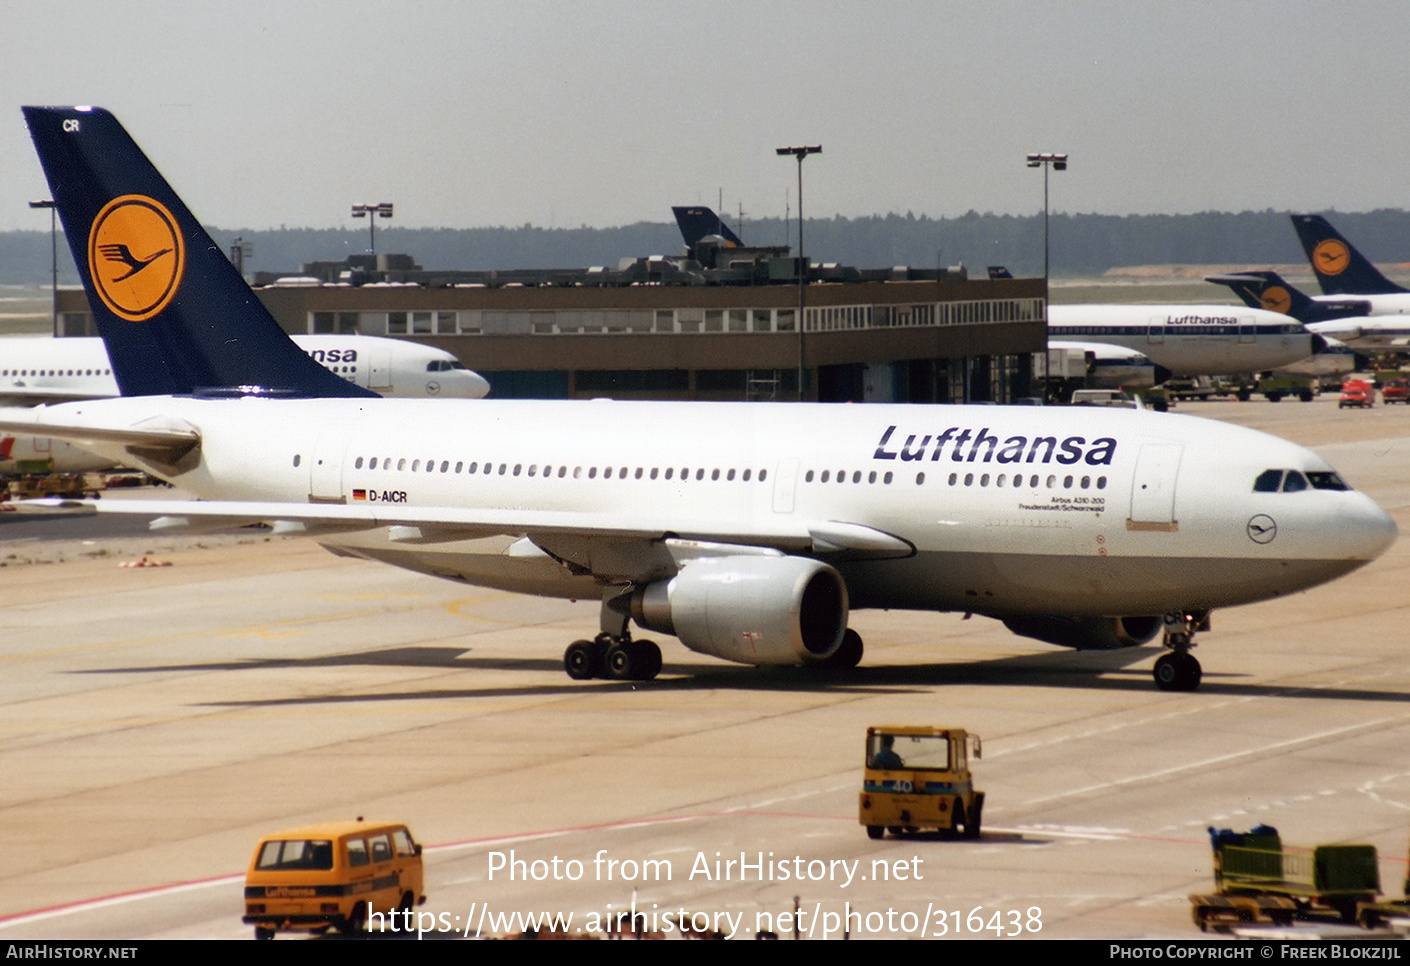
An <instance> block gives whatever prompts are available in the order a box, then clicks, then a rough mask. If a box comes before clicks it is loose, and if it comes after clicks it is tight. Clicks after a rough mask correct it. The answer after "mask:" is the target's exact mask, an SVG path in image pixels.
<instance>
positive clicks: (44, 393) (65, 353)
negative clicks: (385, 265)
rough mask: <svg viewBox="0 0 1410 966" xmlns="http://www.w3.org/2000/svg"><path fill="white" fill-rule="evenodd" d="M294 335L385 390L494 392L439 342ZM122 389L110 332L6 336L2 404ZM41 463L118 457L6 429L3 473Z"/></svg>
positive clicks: (337, 367)
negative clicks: (107, 344)
mask: <svg viewBox="0 0 1410 966" xmlns="http://www.w3.org/2000/svg"><path fill="white" fill-rule="evenodd" d="M293 339H294V343H295V344H296V345H298V346H299V348H301V349H303V350H304V351H305V352H307V353H308V354H309V357H310V358H312V359H314V360H315V361H317V362H320V363H322V364H323V366H324V367H325V368H327V369H328V370H329V371H330V372H335V373H337V374H338V375H340V376H342V377H343V378H344V379H346V380H348V381H349V382H353V383H356V384H357V385H360V386H368V387H370V388H372V389H373V390H375V391H376V392H377V393H378V394H379V395H384V396H424V397H439V398H445V399H478V398H480V397H482V396H484V395H485V394H486V393H488V392H489V388H490V384H489V383H488V382H486V381H485V379H484V377H483V376H481V375H480V374H479V373H476V372H472V371H470V370H469V369H467V368H465V366H464V365H463V364H462V363H461V362H460V360H458V359H456V358H455V356H453V355H451V354H450V353H449V352H445V351H444V350H441V349H436V348H434V347H432V346H427V345H421V344H420V343H417V342H406V341H403V340H401V339H383V338H378V337H376V336H362V335H296V336H294V337H293ZM192 388H194V387H192ZM117 394H118V384H117V380H116V379H115V378H114V377H113V370H112V365H111V364H110V363H109V361H108V353H107V350H105V349H104V348H103V340H102V339H96V338H66V339H54V338H50V337H48V336H45V337H42V338H34V337H17V338H11V339H0V405H21V406H32V405H38V404H41V403H51V402H67V401H73V400H80V399H102V398H106V397H109V396H116V395H117ZM36 463H42V464H43V465H44V466H45V467H46V468H47V469H48V470H49V471H53V472H59V473H85V472H89V471H93V470H106V469H112V468H113V466H114V465H115V464H114V463H113V461H112V460H111V459H108V458H105V457H100V456H97V455H95V454H93V453H90V452H88V451H86V450H84V449H82V448H80V447H77V446H73V445H71V444H69V443H65V442H63V441H61V440H51V439H42V438H36V437H31V436H4V437H0V473H17V472H21V471H23V470H24V468H25V466H26V465H33V464H36Z"/></svg>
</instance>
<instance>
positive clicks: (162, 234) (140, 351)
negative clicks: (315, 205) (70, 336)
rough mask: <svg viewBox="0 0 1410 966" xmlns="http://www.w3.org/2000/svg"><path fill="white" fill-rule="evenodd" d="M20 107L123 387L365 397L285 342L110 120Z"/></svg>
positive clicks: (141, 392) (132, 392)
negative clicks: (22, 109)
mask: <svg viewBox="0 0 1410 966" xmlns="http://www.w3.org/2000/svg"><path fill="white" fill-rule="evenodd" d="M24 115H25V122H26V123H27V124H28V125H29V131H30V136H31V137H32V138H33V139H34V146H35V148H36V150H37V151H38V152H39V160H40V163H41V164H42V165H43V166H44V174H45V176H46V177H47V178H48V179H49V188H50V190H51V191H52V192H53V193H54V201H55V202H56V204H57V206H58V211H59V217H60V218H61V219H62V220H63V223H64V234H65V235H67V236H68V239H69V245H70V247H71V248H72V249H73V259H74V262H75V263H77V265H78V271H79V275H80V276H81V277H82V278H83V287H84V290H85V291H86V292H87V293H88V301H89V304H90V305H91V306H92V309H93V317H94V319H95V321H96V322H97V324H98V332H99V334H101V335H102V336H103V341H104V343H105V344H106V345H107V348H108V356H109V358H110V359H111V360H112V364H113V373H114V374H115V375H116V377H117V382H118V388H119V389H120V390H121V391H122V394H123V395H125V396H151V395H178V394H188V393H193V392H199V391H202V390H236V391H240V392H268V393H272V394H277V395H290V396H372V395H373V393H371V392H369V391H368V390H365V389H360V388H358V387H357V386H355V385H353V384H352V383H350V382H348V381H346V380H344V379H342V378H340V377H338V376H337V375H335V374H333V373H331V372H329V371H328V370H327V369H324V368H323V367H322V366H321V365H319V364H318V363H317V362H315V361H313V360H312V359H310V358H309V356H308V354H307V353H305V352H303V351H301V350H300V349H299V347H298V346H296V345H295V344H294V343H293V341H292V340H291V339H290V338H289V337H288V335H286V334H285V333H284V330H283V329H281V328H280V327H279V323H277V322H275V321H274V317H273V316H271V315H270V314H269V312H268V310H267V309H265V307H264V306H263V305H262V304H261V303H260V301H259V299H257V298H256V297H255V294H254V293H253V292H252V291H250V288H249V286H248V285H246V284H245V280H244V279H242V278H241V277H240V275H239V273H237V272H236V271H235V268H234V266H232V265H231V264H230V262H229V261H227V260H226V258H225V255H224V253H222V252H221V250H220V248H219V247H217V246H216V244H215V243H214V242H213V241H212V240H211V238H210V236H209V235H207V234H206V232H205V230H204V229H203V228H202V227H201V225H200V223H199V222H197V221H196V219H195V218H194V217H193V216H192V215H191V212H189V211H188V210H187V209H186V206H185V205H184V204H182V202H181V199H180V198H178V197H177V196H176V192H174V191H172V190H171V186H170V185H168V184H167V183H166V181H165V179H163V178H162V176H161V174H160V173H158V171H157V169H156V168H155V167H154V166H153V165H152V163H151V162H150V161H148V160H147V157H146V155H144V154H143V153H142V150H141V148H139V147H138V146H137V144H136V143H135V142H134V141H133V140H132V138H131V137H130V136H128V133H127V132H126V131H125V130H123V127H122V125H121V124H119V123H118V121H117V118H115V117H113V116H112V115H111V114H109V113H108V112H107V111H104V110H101V109H99V108H94V107H26V108H25V109H24Z"/></svg>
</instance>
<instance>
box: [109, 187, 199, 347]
mask: <svg viewBox="0 0 1410 966" xmlns="http://www.w3.org/2000/svg"><path fill="white" fill-rule="evenodd" d="M185 266H186V246H185V244H184V242H183V241H182V238H181V232H180V231H179V230H178V228H177V225H176V219H175V218H173V217H172V216H171V212H170V211H168V210H167V209H166V207H165V206H163V205H162V204H160V203H159V202H157V201H154V200H153V199H151V198H148V197H146V196H145V195H123V196H122V197H120V198H114V199H113V200H112V201H110V202H108V203H107V204H106V205H104V206H103V210H102V211H100V212H98V217H97V218H94V219H93V227H92V228H91V229H89V231H88V274H89V275H90V276H91V277H92V279H93V288H94V290H96V291H97V293H98V295H99V297H100V298H102V300H103V304H104V305H106V306H107V307H108V308H110V309H112V311H113V313H114V314H115V315H117V316H118V317H119V318H123V319H126V320H127V321H129V322H142V321H145V320H146V319H150V318H151V317H152V316H154V315H156V314H157V313H158V312H160V311H161V310H162V309H164V308H166V306H167V303H169V302H170V301H171V298H172V296H173V295H175V294H176V289H177V287H178V286H179V285H180V284H181V273H182V271H183V270H184V269H185Z"/></svg>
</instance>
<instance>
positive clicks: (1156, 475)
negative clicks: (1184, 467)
mask: <svg viewBox="0 0 1410 966" xmlns="http://www.w3.org/2000/svg"><path fill="white" fill-rule="evenodd" d="M1184 450H1185V447H1184V446H1182V445H1180V444H1178V443H1148V444H1146V445H1145V446H1142V447H1141V453H1140V455H1139V456H1138V457H1137V458H1136V474H1135V476H1134V477H1133V478H1132V480H1131V515H1130V516H1129V517H1127V519H1126V528H1127V529H1128V530H1175V529H1178V527H1179V521H1178V520H1176V519H1175V480H1176V478H1177V477H1178V476H1179V474H1180V457H1181V455H1182V454H1183V453H1184Z"/></svg>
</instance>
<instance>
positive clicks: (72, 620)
mask: <svg viewBox="0 0 1410 966" xmlns="http://www.w3.org/2000/svg"><path fill="white" fill-rule="evenodd" d="M1181 411H1182V412H1187V413H1192V414H1195V415H1209V416H1214V417H1216V418H1221V419H1228V420H1230V421H1235V422H1240V423H1244V424H1248V425H1253V426H1255V427H1257V428H1264V429H1268V430H1270V431H1273V432H1276V433H1278V434H1280V435H1284V436H1286V437H1288V438H1291V439H1294V440H1296V441H1299V442H1306V443H1307V444H1308V445H1312V446H1314V447H1315V448H1318V449H1319V450H1321V451H1323V452H1324V453H1326V454H1327V455H1328V456H1329V458H1330V459H1332V461H1333V463H1334V464H1335V465H1337V466H1338V467H1339V468H1340V469H1341V470H1342V471H1343V474H1344V475H1345V476H1346V477H1347V478H1348V480H1349V481H1350V482H1351V483H1352V484H1353V485H1354V486H1357V487H1358V488H1360V489H1364V490H1366V491H1368V492H1369V493H1371V494H1372V495H1373V496H1375V497H1376V498H1377V499H1378V500H1380V501H1381V502H1382V504H1383V505H1385V506H1386V507H1387V508H1388V509H1390V510H1391V511H1392V513H1393V514H1394V515H1395V517H1396V518H1397V522H1398V523H1399V524H1400V525H1401V527H1402V528H1406V526H1407V524H1410V514H1408V513H1407V507H1410V473H1408V472H1407V469H1410V410H1404V409H1397V410H1393V411H1392V410H1388V409H1384V408H1379V407H1378V408H1377V409H1375V410H1372V411H1369V412H1360V411H1351V410H1347V411H1339V410H1338V409H1337V408H1336V406H1335V401H1334V398H1331V397H1329V398H1328V399H1325V400H1321V401H1318V402H1316V403H1312V404H1300V403H1295V402H1283V403H1278V404H1276V405H1275V404H1269V403H1266V402H1262V403H1261V402H1252V403H1245V404H1237V403H1213V404H1191V405H1187V406H1182V407H1181ZM2 536H3V531H0V537H2ZM200 544H204V545H200ZM143 555H147V556H148V557H149V559H154V560H158V561H169V562H170V564H171V566H169V567H148V568H119V567H118V566H117V562H118V560H119V559H131V558H136V557H140V556H143ZM24 559H51V560H58V559H62V562H51V563H40V562H36V563H30V564H28V565H24V566H18V565H13V564H17V563H19V562H20V559H19V558H8V559H7V558H5V554H4V553H0V562H4V563H6V564H7V565H6V566H3V567H0V606H3V614H4V618H3V627H4V631H5V633H4V635H3V639H0V775H3V776H4V781H3V782H0V816H2V817H3V820H2V821H0V854H4V855H5V856H6V859H5V862H4V867H5V870H6V875H5V876H4V880H3V882H2V883H0V939H12V938H22V937H23V938H146V937H231V938H234V937H249V936H251V935H252V931H251V930H250V929H249V928H248V927H246V926H244V925H242V924H241V923H240V915H241V912H242V904H241V885H242V882H241V875H242V873H243V870H244V867H245V865H246V864H247V862H248V861H249V856H250V852H251V850H252V849H253V847H254V844H255V841H256V840H257V839H258V837H259V836H260V835H261V834H263V833H265V832H268V831H273V830H276V829H279V828H282V827H286V826H293V825H300V824H305V823H308V822H313V821H318V820H323V819H332V818H347V817H353V816H356V815H366V816H367V817H369V818H387V819H393V820H399V821H405V822H406V823H408V824H409V825H410V826H411V828H412V830H413V832H414V833H415V834H416V835H417V836H418V838H419V839H420V840H421V841H422V842H424V843H426V844H427V846H428V848H427V852H426V861H427V891H428V893H429V896H430V898H429V901H428V902H427V904H426V905H425V906H424V907H422V910H421V911H422V912H423V913H426V914H428V919H427V920H426V921H427V922H429V919H430V918H434V917H438V924H439V925H440V926H442V927H443V929H442V932H443V933H445V932H450V931H454V932H455V933H457V934H460V935H466V934H468V935H475V934H477V933H480V934H499V933H504V932H510V931H514V930H515V928H516V927H517V926H518V924H519V923H518V922H517V921H515V920H512V919H508V918H505V917H509V916H512V915H514V914H539V913H548V914H557V915H561V916H564V917H567V916H569V915H571V916H572V917H573V919H572V923H571V925H572V927H573V928H584V927H587V928H591V927H592V926H594V925H600V918H599V920H596V921H595V920H594V919H593V918H592V917H594V916H598V917H600V916H601V915H602V914H603V913H608V912H619V911H621V910H623V909H626V908H630V907H631V904H632V903H633V901H634V902H635V904H636V909H637V910H638V911H639V912H642V913H644V914H645V915H647V916H648V917H649V916H652V915H655V916H656V921H657V922H658V924H659V923H661V922H663V921H664V920H665V914H666V913H667V912H668V911H669V912H670V918H671V920H672V921H673V920H674V919H675V918H677V917H678V916H679V914H680V913H681V912H682V911H683V912H684V913H686V914H689V915H693V916H695V917H696V919H697V921H698V922H704V921H709V922H710V923H711V925H716V926H720V927H722V928H725V929H727V930H729V929H733V930H734V931H735V934H736V935H738V936H741V937H752V936H753V935H754V934H755V933H756V932H757V931H759V930H761V929H764V928H770V927H772V928H774V929H776V930H777V931H779V932H780V933H782V934H783V935H784V936H785V938H786V937H788V936H791V935H792V926H793V922H792V921H791V918H790V916H789V914H791V913H792V912H793V910H794V908H795V897H797V899H796V902H797V908H798V910H799V913H800V915H799V917H798V924H799V927H800V932H801V934H802V936H803V938H823V937H824V935H838V934H840V932H841V930H842V929H843V928H844V926H846V927H850V932H851V935H852V936H853V937H854V938H867V937H871V936H883V935H884V936H913V937H927V938H929V937H935V936H940V935H948V936H954V935H961V936H984V937H998V936H1005V937H1009V938H1018V937H1022V938H1056V937H1101V938H1116V937H1172V938H1192V937H1194V936H1197V935H1199V933H1198V932H1197V931H1196V930H1195V929H1194V927H1193V926H1192V924H1191V921H1190V914H1189V903H1188V900H1187V898H1186V896H1187V894H1188V893H1190V892H1192V891H1200V890H1206V889H1208V888H1209V887H1210V885H1211V875H1210V849H1209V843H1208V838H1207V835H1206V833H1205V829H1206V828H1207V827H1209V826H1216V827H1232V828H1236V829H1245V828H1248V827H1250V826H1252V825H1254V824H1257V823H1260V822H1263V823H1268V824H1271V825H1274V826H1277V827H1278V828H1279V829H1280V830H1281V832H1282V833H1283V837H1284V839H1285V841H1287V842H1289V843H1295V844H1303V845H1312V844H1315V843H1321V842H1349V841H1356V842H1370V843H1372V844H1374V845H1376V846H1378V847H1379V849H1380V854H1381V875H1382V881H1383V884H1384V887H1385V889H1386V891H1387V892H1388V893H1391V894H1399V892H1400V884H1401V883H1402V881H1403V880H1404V878H1405V872H1406V867H1405V858H1406V841H1407V831H1410V760H1408V759H1407V757H1406V754H1405V749H1406V748H1407V747H1410V668H1407V664H1406V660H1405V657H1404V655H1403V653H1402V651H1403V648H1404V628H1405V627H1406V626H1407V624H1408V623H1410V604H1407V602H1406V595H1405V594H1404V593H1403V588H1404V587H1405V582H1406V570H1407V567H1410V549H1407V546H1406V544H1405V542H1404V541H1401V542H1399V543H1397V544H1396V545H1395V546H1394V547H1392V549H1391V550H1390V551H1389V552H1388V553H1387V554H1386V555H1385V556H1384V557H1383V558H1382V559H1381V560H1379V561H1377V562H1376V563H1374V564H1372V565H1370V566H1369V567H1367V568H1365V569H1363V570H1362V571H1359V572H1358V573H1356V574H1354V575H1352V576H1351V577H1349V578H1346V579H1343V580H1342V581H1340V582H1337V583H1334V584H1331V585H1328V586H1326V587H1322V588H1318V589H1316V590H1313V591H1310V592H1308V593H1305V594H1301V595H1298V596H1296V597H1293V598H1290V599H1286V600H1281V601H1272V602H1268V603H1265V604H1260V605H1255V606H1251V607H1246V608H1240V609H1234V610H1229V611H1221V612H1218V613H1216V614H1215V615H1214V627H1213V630H1212V631H1211V632H1210V633H1208V634H1205V635H1202V636H1201V637H1200V639H1199V644H1200V647H1199V650H1198V652H1197V653H1198V655H1199V657H1200V659H1201V662H1202V663H1203V665H1204V683H1203V685H1202V686H1201V688H1200V690H1199V691H1198V692H1196V693H1193V694H1168V693H1162V692H1160V691H1157V690H1156V689H1155V688H1154V686H1153V684H1152V682H1151V677H1150V668H1151V665H1152V663H1153V661H1154V659H1155V658H1156V657H1157V656H1158V654H1159V653H1160V649H1159V648H1158V647H1154V646H1152V647H1144V648H1133V649H1128V650H1123V651H1115V652H1102V653H1075V652H1070V651H1066V650H1063V649H1061V648H1056V647H1051V646H1048V645H1044V644H1041V643H1039V642H1035V641H1029V640H1026V639H1023V638H1018V637H1015V636H1013V635H1011V634H1009V633H1008V632H1007V631H1006V630H1004V628H1003V627H1002V625H1000V624H998V623H997V622H996V621H992V620H988V619H984V618H978V617H976V618H974V619H972V620H968V621H966V620H962V619H961V618H960V617H959V616H958V615H946V614H924V613H899V612H897V613H872V612H866V613H861V614H858V615H856V616H855V618H854V621H853V626H855V627H856V628H857V629H858V630H859V631H860V632H861V634H862V636H863V638H864V639H865V641H866V645H867V652H866V657H865V659H864V662H863V665H862V667H861V668H859V669H858V671H857V673H856V674H855V675H854V676H851V677H846V678H819V677H817V676H814V675H809V674H806V673H802V672H801V671H795V670H791V669H774V670H760V669H754V668H747V667H736V666H732V665H727V664H724V663H721V662H718V661H714V660H712V659H709V658H706V657H703V656H700V655H696V654H693V653H692V652H690V651H687V650H686V649H684V648H683V647H681V646H680V645H679V644H678V643H677V642H675V641H674V640H663V641H661V643H662V650H663V652H664V655H665V668H664V670H663V672H662V674H661V676H660V678H659V679H658V680H656V681H654V682H650V683H646V684H618V683H613V682H606V681H587V682H577V681H572V680H570V679H568V678H567V677H566V676H565V675H564V673H563V670H562V666H561V656H562V652H563V648H564V647H565V646H566V645H567V644H568V643H569V642H570V641H572V640H574V639H576V638H579V637H584V636H588V635H590V634H591V633H592V632H593V631H595V629H596V625H597V604H596V603H595V602H582V603H576V604H574V603H570V602H564V601H544V600H536V599H532V598H524V597H519V596H515V595H511V594H504V593H499V592H496V591H488V590H479V589H476V588H471V587H464V586H460V585H456V584H453V583H449V582H446V581H438V580H435V579H432V578H429V577H421V576H417V575H414V574H409V573H405V572H402V571H398V570H395V569H392V568H390V567H385V566H380V565H376V564H372V563H367V562H361V561H354V560H345V559H341V558H337V557H334V556H332V555H330V554H328V553H326V552H325V551H322V550H321V549H319V548H318V547H317V546H315V545H314V544H312V543H311V542H308V541H300V540H293V539H271V538H267V537H263V536H244V537H235V538H225V539H223V540H221V541H195V540H190V539H188V540H185V541H172V540H169V539H166V540H164V539H163V538H158V537H151V538H141V537H138V538H127V539H126V540H124V541H123V542H122V543H121V544H120V545H118V546H117V547H116V548H108V547H106V545H104V544H101V543H98V544H86V545H85V544H82V543H78V542H74V543H72V544H70V545H69V546H68V549H67V550H66V551H65V552H63V553H50V554H48V555H47V557H46V556H45V555H42V554H40V555H35V554H29V553H27V555H26V556H25V558H24ZM880 723H892V724H908V723H913V724H957V725H963V726H965V727H967V728H970V729H971V730H973V731H975V732H977V733H979V734H980V735H981V736H982V737H983V739H984V757H983V760H982V761H980V762H978V763H977V765H976V766H975V769H976V773H977V778H978V783H979V785H980V787H982V788H984V789H985V790H986V791H987V793H988V801H987V804H986V808H985V813H984V819H985V825H984V835H983V838H982V839H981V840H980V841H978V842H969V841H943V840H939V839H931V838H909V839H896V838H887V839H884V840H882V841H871V840H869V839H868V838H867V837H866V834H865V832H864V830H863V829H862V828H861V826H860V825H858V823H857V818H856V813H857V791H858V788H859V784H860V777H861V773H860V769H861V752H862V741H863V733H864V731H865V728H866V726H867V725H869V724H880ZM741 859H742V860H743V861H742V862H741ZM717 860H718V864H717ZM726 860H733V864H732V865H728V864H726ZM497 866H498V867H497ZM667 872H669V878H667V877H666V876H667ZM780 917H783V918H782V919H780Z"/></svg>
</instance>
